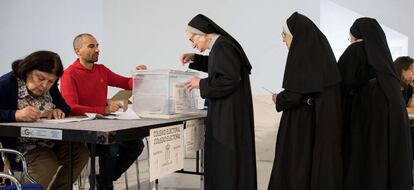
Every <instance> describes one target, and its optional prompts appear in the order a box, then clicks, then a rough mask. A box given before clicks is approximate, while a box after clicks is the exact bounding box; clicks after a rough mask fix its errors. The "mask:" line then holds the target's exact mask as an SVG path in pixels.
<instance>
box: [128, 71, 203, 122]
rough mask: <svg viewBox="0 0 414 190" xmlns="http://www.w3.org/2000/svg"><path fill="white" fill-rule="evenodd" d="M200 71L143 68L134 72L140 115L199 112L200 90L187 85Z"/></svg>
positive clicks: (134, 88) (177, 114)
mask: <svg viewBox="0 0 414 190" xmlns="http://www.w3.org/2000/svg"><path fill="white" fill-rule="evenodd" d="M193 76H198V73H196V72H188V71H186V72H185V71H176V70H139V71H134V73H133V79H134V80H133V89H132V96H133V110H134V111H135V113H137V114H138V115H139V116H140V117H149V118H174V117H180V116H186V115H191V114H196V113H197V100H198V96H199V95H198V93H196V92H195V90H192V91H188V90H187V89H186V88H185V87H184V84H185V82H187V81H188V80H189V79H191V78H192V77H193Z"/></svg>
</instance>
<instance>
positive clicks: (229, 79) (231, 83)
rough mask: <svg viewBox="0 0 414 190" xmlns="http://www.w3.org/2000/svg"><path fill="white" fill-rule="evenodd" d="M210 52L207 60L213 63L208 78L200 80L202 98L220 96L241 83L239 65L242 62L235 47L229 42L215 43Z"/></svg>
mask: <svg viewBox="0 0 414 190" xmlns="http://www.w3.org/2000/svg"><path fill="white" fill-rule="evenodd" d="M213 50H214V51H212V52H211V53H210V57H209V59H210V60H209V62H210V64H214V65H212V66H211V71H210V72H209V73H208V74H209V76H208V78H204V79H201V80H200V95H201V97H202V98H222V97H225V96H227V95H229V94H231V93H233V92H234V91H236V90H237V88H239V86H240V85H241V76H240V65H241V63H242V60H241V57H240V54H239V53H238V51H237V49H236V48H235V47H234V46H232V45H231V44H229V43H226V42H222V43H219V44H217V45H215V47H214V49H213Z"/></svg>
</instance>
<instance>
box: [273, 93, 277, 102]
mask: <svg viewBox="0 0 414 190" xmlns="http://www.w3.org/2000/svg"><path fill="white" fill-rule="evenodd" d="M276 98H277V93H274V94H273V95H272V100H273V103H275V104H276Z"/></svg>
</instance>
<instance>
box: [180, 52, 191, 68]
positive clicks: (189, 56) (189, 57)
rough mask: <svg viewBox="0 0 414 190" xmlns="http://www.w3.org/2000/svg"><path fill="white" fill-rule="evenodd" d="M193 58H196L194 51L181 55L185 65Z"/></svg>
mask: <svg viewBox="0 0 414 190" xmlns="http://www.w3.org/2000/svg"><path fill="white" fill-rule="evenodd" d="M193 60H194V53H185V54H182V55H181V57H180V61H181V63H182V64H183V65H184V64H187V63H189V62H191V61H193Z"/></svg>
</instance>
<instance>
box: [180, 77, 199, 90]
mask: <svg viewBox="0 0 414 190" xmlns="http://www.w3.org/2000/svg"><path fill="white" fill-rule="evenodd" d="M184 85H185V86H184V87H185V88H186V89H188V90H189V91H191V90H192V89H194V88H200V78H199V77H193V78H191V79H190V80H189V81H187V82H186V83H185V84H184Z"/></svg>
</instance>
